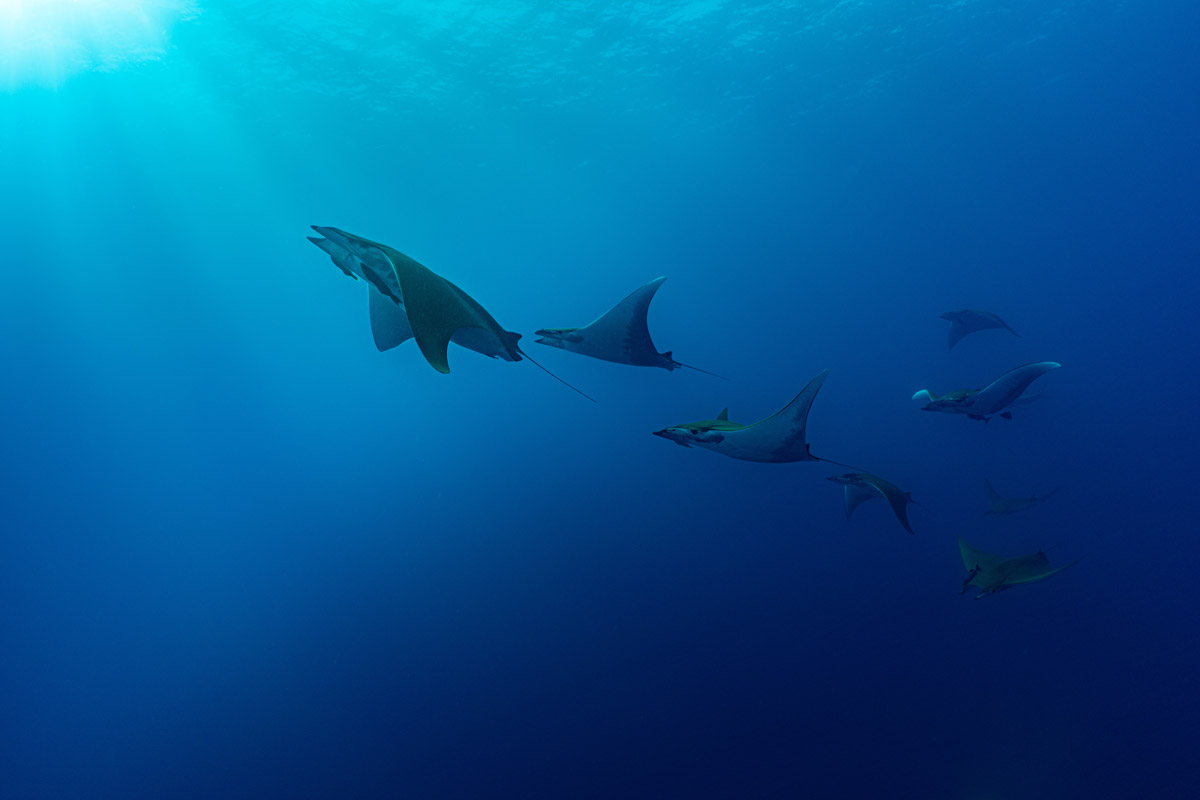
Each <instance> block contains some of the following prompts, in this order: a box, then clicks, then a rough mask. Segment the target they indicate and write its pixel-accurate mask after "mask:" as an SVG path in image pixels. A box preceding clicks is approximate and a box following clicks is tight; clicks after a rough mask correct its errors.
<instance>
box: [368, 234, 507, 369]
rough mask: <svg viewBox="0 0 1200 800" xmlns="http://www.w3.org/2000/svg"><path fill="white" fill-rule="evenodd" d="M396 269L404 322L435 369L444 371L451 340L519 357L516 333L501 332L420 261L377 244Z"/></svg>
mask: <svg viewBox="0 0 1200 800" xmlns="http://www.w3.org/2000/svg"><path fill="white" fill-rule="evenodd" d="M378 247H379V249H380V251H381V252H383V254H384V255H386V256H387V258H388V260H389V261H390V262H391V265H392V269H393V270H394V271H395V275H396V280H397V282H398V283H399V285H400V291H401V293H402V295H403V297H404V307H405V310H406V311H407V313H408V324H409V326H410V327H411V329H412V333H413V338H414V339H416V340H417V346H418V347H420V348H421V353H422V355H424V356H425V360H426V361H428V362H429V364H430V366H432V367H433V368H434V369H436V370H437V371H438V372H442V373H448V372H449V371H450V364H449V361H448V360H447V350H448V349H449V347H450V342H451V341H454V342H455V343H456V344H461V345H462V346H463V347H466V348H468V349H470V350H474V351H475V352H477V353H482V354H483V355H486V356H491V357H493V358H501V359H503V360H505V361H520V360H521V353H520V351H519V349H518V347H517V340H518V339H520V338H521V337H520V334H517V333H512V332H510V331H506V330H504V329H503V328H501V327H500V324H499V323H498V322H496V320H495V319H494V318H493V317H492V315H491V314H489V313H488V312H487V311H486V310H484V308H483V306H481V305H479V303H477V302H475V300H474V298H472V297H471V296H470V295H468V294H467V293H466V292H464V291H463V290H462V289H460V288H458V287H457V286H455V285H454V284H453V283H451V282H450V281H448V280H446V279H445V278H443V277H442V276H440V275H438V274H436V273H434V272H433V271H432V270H430V269H428V268H427V267H425V266H424V265H423V264H421V263H419V262H417V261H415V260H414V259H411V258H409V257H408V256H406V255H404V254H403V253H401V252H400V251H398V250H396V249H394V248H392V247H389V246H387V245H379V246H378Z"/></svg>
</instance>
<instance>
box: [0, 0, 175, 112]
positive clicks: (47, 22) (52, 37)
mask: <svg viewBox="0 0 1200 800" xmlns="http://www.w3.org/2000/svg"><path fill="white" fill-rule="evenodd" d="M193 6H194V2H193V0H156V1H155V2H147V0H0V73H2V74H4V76H5V78H6V85H7V88H8V90H9V91H13V90H16V89H18V88H21V87H24V86H31V85H32V86H42V87H51V88H57V87H59V86H61V85H62V84H63V83H64V82H65V81H66V80H67V79H68V78H69V77H71V76H72V75H74V74H77V73H80V72H86V71H89V70H100V71H112V70H115V69H117V68H119V67H121V66H124V65H127V64H136V63H141V62H145V61H153V60H157V59H159V58H162V56H163V55H164V54H165V52H166V46H167V36H168V31H169V29H170V26H171V24H172V23H173V22H174V21H176V20H178V19H183V18H186V17H189V16H191V15H193V14H194V8H193Z"/></svg>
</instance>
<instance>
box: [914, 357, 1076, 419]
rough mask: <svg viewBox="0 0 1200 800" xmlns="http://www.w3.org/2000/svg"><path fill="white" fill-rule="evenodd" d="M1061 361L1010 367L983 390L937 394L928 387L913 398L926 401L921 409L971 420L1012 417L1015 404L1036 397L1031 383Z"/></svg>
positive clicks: (962, 390)
mask: <svg viewBox="0 0 1200 800" xmlns="http://www.w3.org/2000/svg"><path fill="white" fill-rule="evenodd" d="M1061 366H1062V364H1059V363H1058V362H1057V361H1039V362H1038V363H1036V364H1025V365H1024V366H1020V367H1016V368H1015V369H1010V370H1009V371H1008V372H1006V373H1004V374H1003V375H1001V376H1000V377H999V378H996V380H994V381H992V382H991V383H989V384H988V385H987V386H985V387H984V388H982V389H955V390H954V391H952V392H948V393H946V394H944V395H941V396H938V395H936V394H934V393H933V392H931V391H929V390H928V389H921V390H919V391H918V392H917V393H916V394H914V395H913V400H923V401H925V405H924V406H922V407H921V410H922V411H941V412H944V413H948V414H966V415H967V418H968V419H978V420H983V421H984V422H987V421H988V420H989V419H991V418H992V417H993V416H1001V417H1003V418H1004V419H1012V407H1013V406H1015V405H1018V404H1023V403H1025V402H1028V400H1030V399H1036V396H1034V397H1032V398H1031V397H1029V395H1026V394H1025V390H1026V389H1028V388H1029V384H1031V383H1033V382H1034V381H1035V380H1037V379H1038V378H1040V377H1041V376H1042V375H1045V374H1046V373H1047V372H1049V371H1050V370H1052V369H1058V368H1059V367H1061Z"/></svg>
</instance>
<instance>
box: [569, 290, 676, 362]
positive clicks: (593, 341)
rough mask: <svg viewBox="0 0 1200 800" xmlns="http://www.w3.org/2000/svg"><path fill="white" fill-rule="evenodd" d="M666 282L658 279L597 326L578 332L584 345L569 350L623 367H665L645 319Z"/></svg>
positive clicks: (636, 292)
mask: <svg viewBox="0 0 1200 800" xmlns="http://www.w3.org/2000/svg"><path fill="white" fill-rule="evenodd" d="M665 280H666V278H665V277H659V278H655V279H654V280H652V281H650V282H649V283H647V284H645V285H644V286H641V287H640V288H638V289H636V290H635V291H634V292H633V293H632V294H630V295H629V296H628V297H626V298H625V299H624V300H622V301H621V302H619V303H617V304H616V305H615V306H613V307H612V308H611V309H609V310H608V311H607V312H605V313H604V314H603V315H602V316H600V317H599V318H598V319H596V320H595V321H594V322H591V323H590V324H588V325H586V326H584V327H582V328H580V329H579V330H577V331H575V334H576V335H577V336H579V337H580V338H581V339H582V341H581V342H579V343H578V344H576V345H574V346H572V347H571V348H569V349H571V350H574V351H576V352H579V353H583V354H584V355H589V356H592V357H593V358H599V359H603V360H605V361H615V362H617V363H620V364H634V365H637V366H663V365H664V357H663V356H662V355H661V354H659V352H658V350H657V348H655V346H654V342H653V340H651V338H650V328H649V327H648V326H647V324H646V315H647V313H648V312H649V310H650V301H651V300H653V299H654V294H655V292H657V291H658V287H660V286H662V283H663V281H665ZM667 361H668V362H669V361H670V359H667Z"/></svg>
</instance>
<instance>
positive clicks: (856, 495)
mask: <svg viewBox="0 0 1200 800" xmlns="http://www.w3.org/2000/svg"><path fill="white" fill-rule="evenodd" d="M845 488H846V491H845V495H844V497H843V499H842V505H843V506H844V508H845V510H846V519H850V517H851V516H852V515H853V514H854V509H856V508H858V507H859V506H861V505H862V504H863V503H865V502H867V501H868V500H870V499H872V498H875V497H879V496H880V495H879V492H878V490H876V489H875V488H874V487H873V486H857V485H855V484H853V483H847V484H845Z"/></svg>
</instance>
